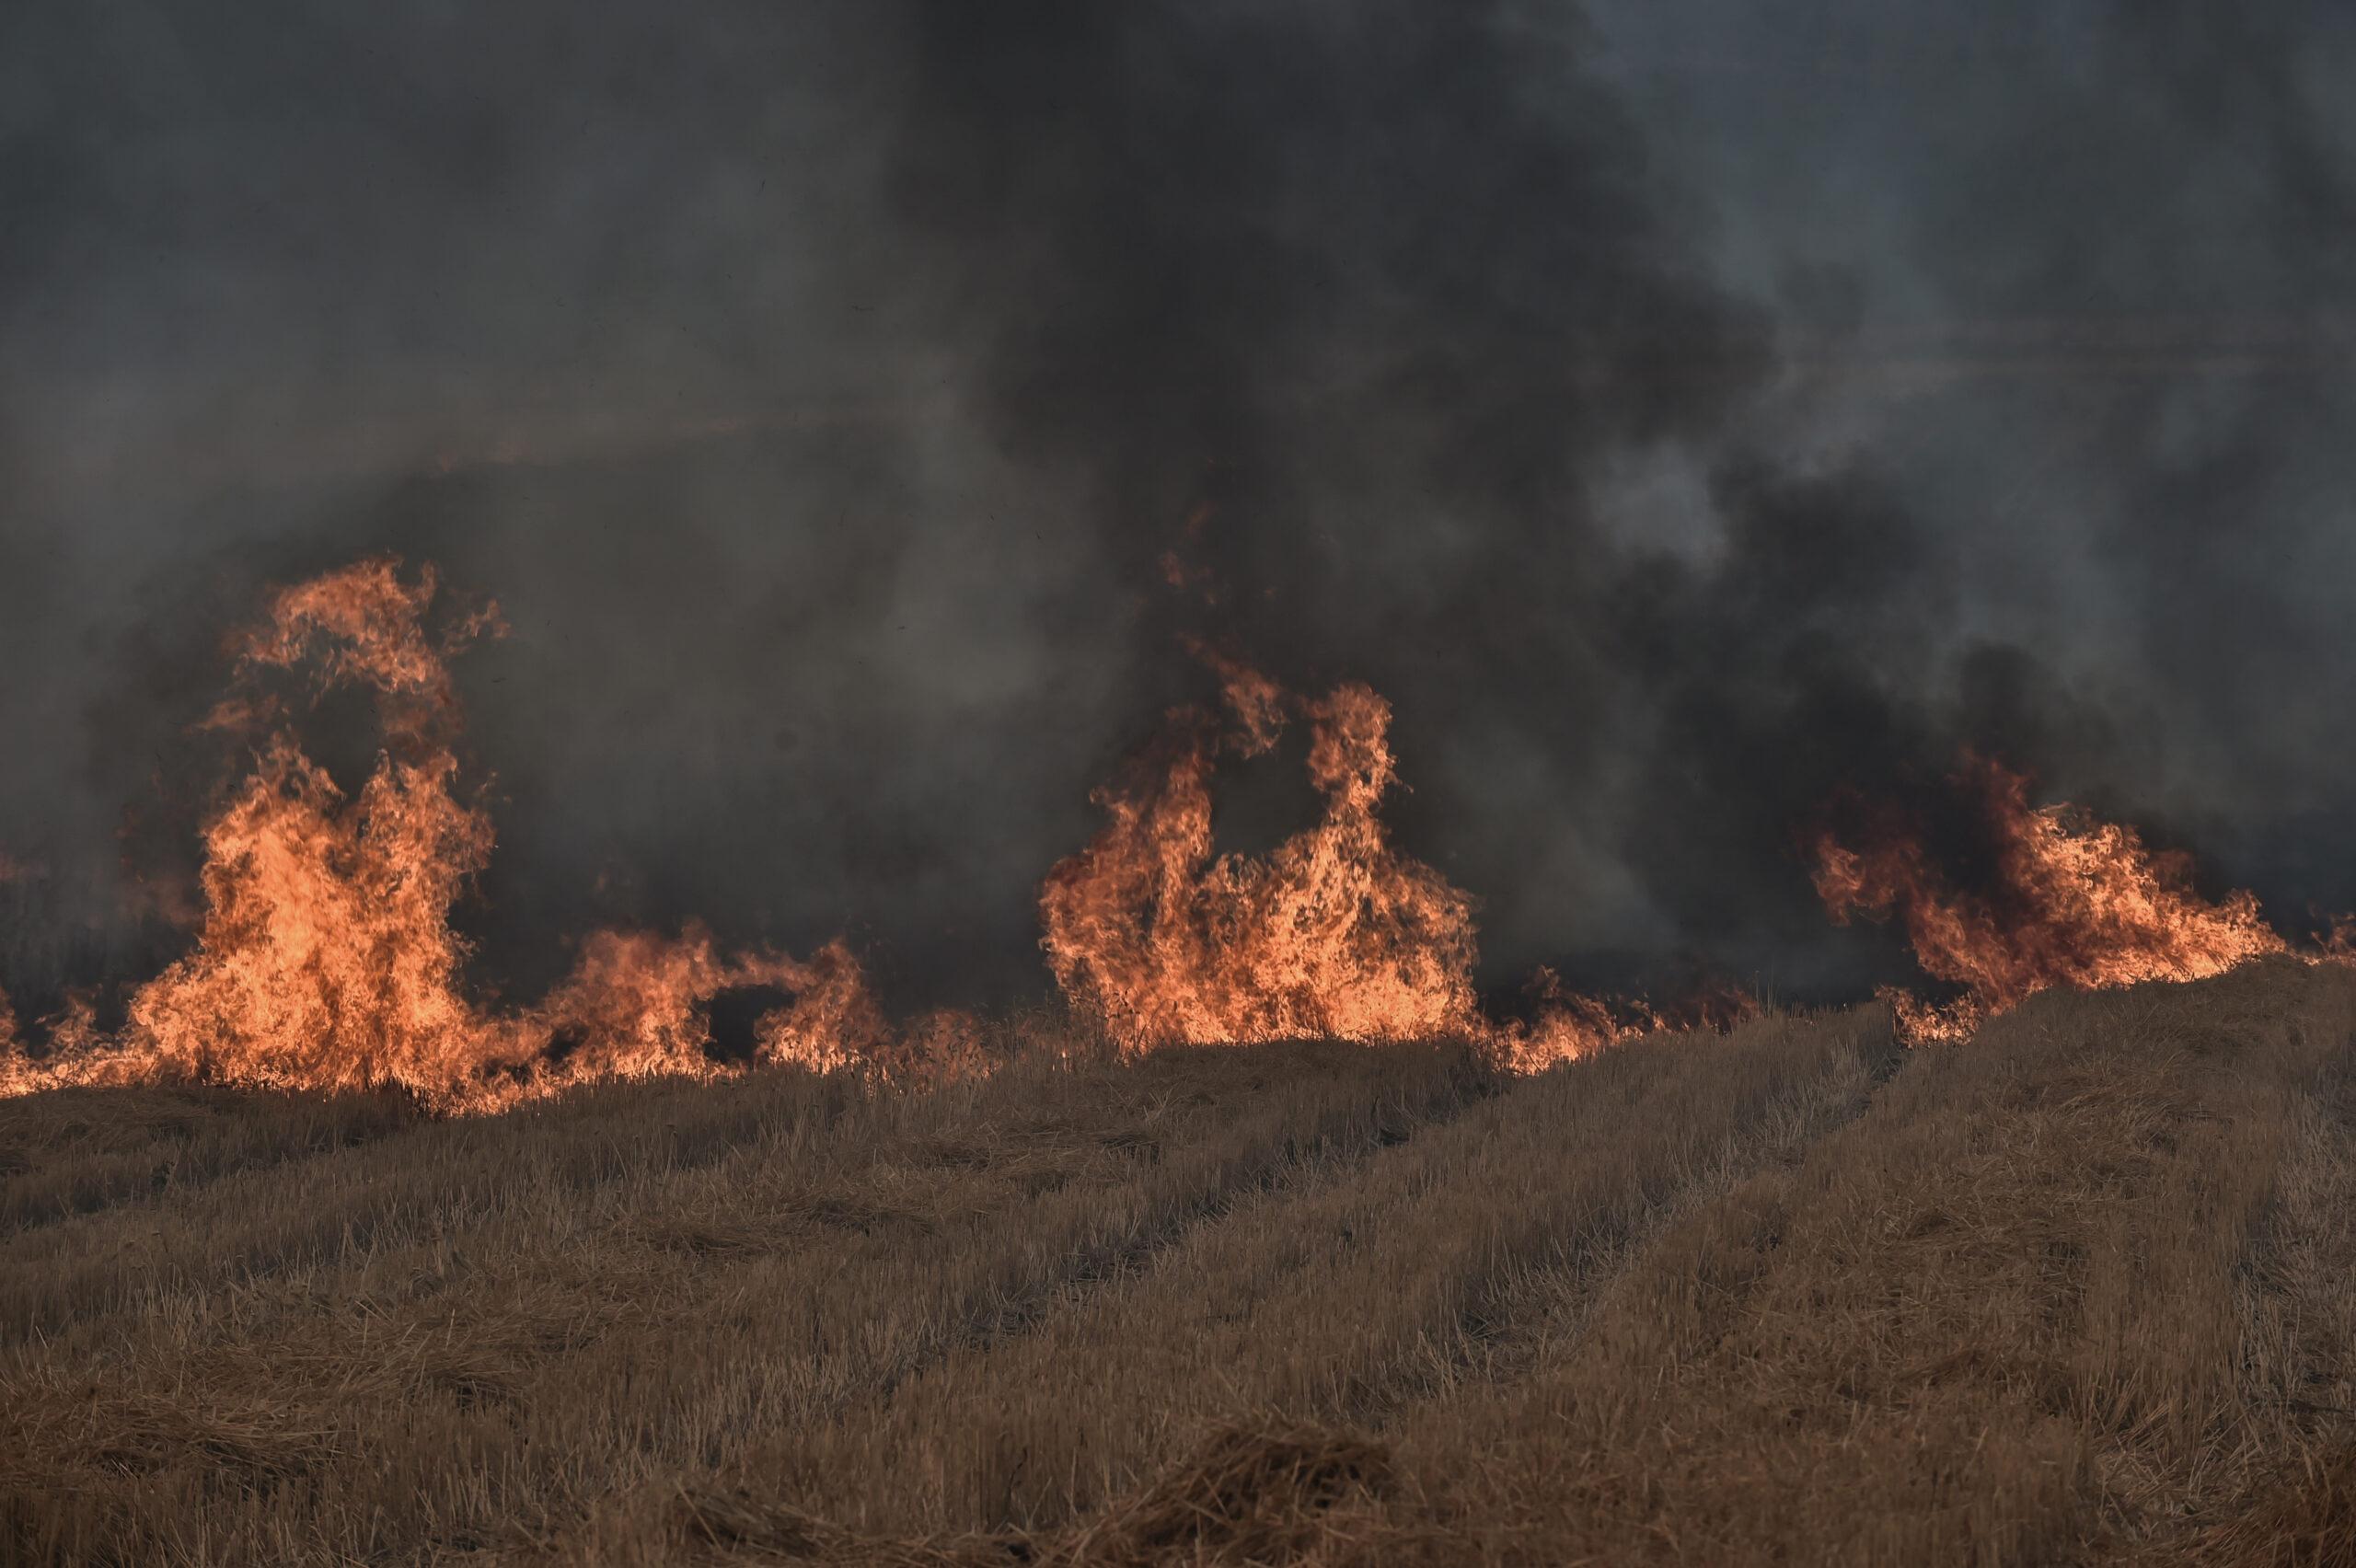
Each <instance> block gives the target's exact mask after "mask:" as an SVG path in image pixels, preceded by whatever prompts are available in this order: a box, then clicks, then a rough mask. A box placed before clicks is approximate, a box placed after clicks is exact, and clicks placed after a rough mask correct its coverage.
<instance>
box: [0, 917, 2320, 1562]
mask: <svg viewBox="0 0 2356 1568" xmlns="http://www.w3.org/2000/svg"><path fill="white" fill-rule="evenodd" d="M2352 1032H2356V974H2351V973H2350V972H2349V971H2348V970H2345V969H2342V968H2339V967H2337V966H2332V965H2313V966H2311V965H2307V964H2304V963H2296V962H2292V961H2290V960H2272V961H2267V962H2263V963H2258V964H2255V965H2252V966H2249V967H2246V968H2243V969H2241V970H2238V971H2236V972H2235V973H2232V974H2226V975H2224V976H2223V977H2221V978H2218V979H2214V980H2211V981H2206V982H2202V983H2200V984H2196V985H2189V986H2138V987H2134V988H2131V989H2126V990H2119V991H2111V992H2107V993H2103V994H2098V995H2089V994H2077V993H2066V992H2049V993H2047V994H2044V995H2041V996H2038V997H2034V998H2032V999H2031V1000H2029V1001H2028V1002H2027V1004H2026V1005H2024V1006H2022V1007H2021V1008H2019V1009H2017V1010H2015V1011H2013V1012H2010V1013H2007V1014H2005V1015H2004V1016H2000V1017H1998V1018H1995V1019H1993V1020H1991V1021H1989V1022H1987V1023H1985V1024H1984V1025H1982V1026H1981V1029H1980V1031H1979V1033H1978V1035H1977V1037H1976V1038H1974V1039H1971V1040H1969V1041H1968V1042H1966V1043H1961V1044H1957V1045H1938V1046H1925V1047H1923V1048H1920V1049H1916V1050H1913V1051H1901V1050H1900V1049H1899V1048H1898V1047H1897V1046H1896V1045H1895V1044H1894V1043H1893V1041H1892V1032H1891V1028H1890V1023H1889V1020H1888V1015H1887V1014H1886V1012H1884V1011H1883V1010H1882V1009H1880V1008H1879V1007H1871V1008H1866V1009H1859V1010H1856V1011H1854V1012H1850V1013H1845V1014H1839V1015H1831V1016H1825V1017H1819V1018H1791V1017H1769V1018H1764V1019H1760V1020H1753V1021H1751V1022H1750V1023H1747V1024H1745V1025H1743V1026H1741V1027H1740V1028H1739V1029H1738V1030H1737V1031H1736V1032H1734V1033H1733V1034H1732V1036H1731V1037H1725V1038H1722V1037H1719V1036H1716V1035H1710V1034H1700V1035H1665V1036H1655V1037H1652V1038H1647V1039H1644V1040H1640V1041H1636V1042H1634V1043H1628V1044H1624V1045H1622V1046H1619V1047H1617V1048H1615V1049H1611V1050H1609V1051H1606V1052H1603V1053H1602V1054H1600V1055H1596V1056H1593V1057H1591V1058H1588V1059H1586V1060H1581V1061H1576V1062H1571V1063H1567V1064H1565V1065H1563V1066H1556V1067H1554V1068H1553V1069H1552V1070H1550V1071H1548V1072H1546V1073H1543V1074H1542V1075H1539V1076H1536V1077H1530V1078H1514V1077H1510V1076H1505V1075H1501V1074H1499V1073H1497V1072H1496V1071H1495V1070H1494V1069H1493V1068H1491V1067H1488V1066H1483V1065H1481V1063H1480V1062H1479V1061H1478V1060H1476V1059H1475V1057H1474V1056H1472V1055H1470V1054H1467V1053H1464V1052H1461V1051H1458V1050H1453V1049H1445V1048H1429V1047H1407V1046H1400V1047H1384V1048H1370V1047H1361V1046H1352V1045H1340V1044H1322V1043H1303V1044H1299V1045H1288V1046H1269V1047H1254V1048H1230V1049H1196V1050H1168V1051H1163V1052H1160V1053H1156V1054H1154V1055H1149V1056H1148V1057H1145V1058H1144V1059H1141V1060H1138V1061H1135V1062H1129V1063H1121V1062H1113V1061H1087V1062H1081V1063H1080V1064H1078V1065H1075V1064H1073V1063H1071V1062H1057V1061H1052V1060H1048V1059H1045V1054H1044V1053H1043V1054H1042V1058H1041V1059H1039V1060H1033V1061H1022V1062H1018V1063H1016V1064H1014V1065H1012V1066H1007V1067H1005V1068H1002V1069H1001V1070H999V1072H997V1073H996V1074H995V1075H993V1076H991V1077H989V1078H987V1079H985V1080H983V1081H980V1082H976V1083H968V1084H964V1085H959V1086H955V1087H952V1088H948V1089H942V1090H934V1091H930V1092H904V1091H896V1090H876V1091H870V1090H863V1089H861V1088H860V1087H858V1086H856V1085H855V1084H853V1083H852V1082H850V1081H848V1080H846V1079H843V1078H822V1077H818V1076H814V1075H812V1074H809V1073H805V1072H802V1071H799V1070H796V1069H791V1068H777V1069H772V1070H768V1071H764V1072H761V1073H756V1074H755V1075H753V1076H751V1077H750V1078H745V1079H743V1080H740V1081H733V1082H722V1083H717V1084H687V1083H677V1082H673V1083H662V1082H653V1083H640V1084H628V1083H619V1084H605V1085H596V1086H593V1087H590V1088H587V1089H584V1090H580V1091H578V1092H576V1093H574V1094H572V1095H570V1096H567V1097H564V1098H561V1099H559V1100H556V1101H551V1102H549V1103H545V1104H540V1105H534V1106H528V1107H526V1108H525V1109H523V1110H521V1111H517V1112H514V1113H510V1114H506V1115H500V1116H485V1117H473V1118H465V1117H462V1118H455V1119H438V1118H433V1117H428V1116H425V1115H423V1114H422V1113H418V1112H416V1111H414V1110H412V1109H410V1108H409V1107H408V1106H406V1105H405V1104H404V1103H402V1102H399V1101H393V1100H389V1099H385V1098H359V1099H342V1100H330V1099H318V1098H300V1097H292V1096H286V1097H267V1096H252V1095H240V1094H235V1093H230V1092H227V1091H218V1090H171V1089H163V1088H135V1089H117V1090H97V1089H76V1090H54V1091H51V1092H47V1093H41V1094H37V1095H32V1096H29V1097H27V1098H23V1099H19V1100H15V1101H5V1102H0V1228H5V1241H0V1558H5V1559H6V1560H8V1561H11V1562H16V1561H24V1562H122V1563H134V1562H135V1563H152V1562H167V1563H199V1562H202V1563H216V1562H426V1561H437V1562H438V1561H484V1562H506V1561H517V1562H577V1563H584V1564H588V1563H595V1564H636V1563H655V1562H771V1561H793V1560H800V1559H810V1558H814V1559H817V1560H821V1561H831V1562H907V1563H919V1562H922V1563H973V1564H982V1563H1014V1562H1030V1563H1039V1562H1071V1563H1082V1562H1086V1563H1105V1564H1120V1563H1142V1562H1233V1563H1245V1562H1251V1563H1277V1562H1303V1563H1320V1564H1338V1563H1378V1562H1380V1563H1394V1562H1433V1563H1452V1562H1501V1563H1504V1562H1513V1563H1532V1564H1538V1563H1561V1562H1580V1561H1596V1562H1697V1563H1726V1562H1855V1563H1865V1562H1988V1563H1993V1562H2073V1561H2083V1562H2194V1561H2200V1562H2230V1563H2253V1564H2255V1563H2282V1564H2291V1563H2317V1564H2320V1563H2331V1562H2350V1561H2356V1416H2351V1414H2350V1412H2351V1411H2352V1410H2356V1285H2351V1282H2352V1281H2356V1228H2351V1227H2350V1224H2349V1223H2348V1216H2349V1215H2350V1214H2351V1213H2356V1050H2351V1045H2350V1040H2351V1033H2352Z"/></svg>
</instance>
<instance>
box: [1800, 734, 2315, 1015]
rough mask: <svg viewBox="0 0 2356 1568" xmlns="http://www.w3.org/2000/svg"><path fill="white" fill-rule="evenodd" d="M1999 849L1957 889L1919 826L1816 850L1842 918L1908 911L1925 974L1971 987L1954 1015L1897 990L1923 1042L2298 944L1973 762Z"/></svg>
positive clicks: (1949, 1008)
mask: <svg viewBox="0 0 2356 1568" xmlns="http://www.w3.org/2000/svg"><path fill="white" fill-rule="evenodd" d="M1950 782H1951V784H1952V785H1953V786H1954V788H1955V790H1956V791H1957V793H1958V798H1959V800H1960V801H1962V802H1963V803H1964V804H1965V805H1966V807H1967V808H1968V814H1969V817H1970V818H1971V819H1972V822H1973V824H1974V826H1975V829H1976V830H1977V831H1978V832H1979V833H1980V834H1981V836H1982V839H1983V842H1984V844H1985V846H1986V848H1987V851H1988V870H1987V873H1986V875H1985V877H1984V878H1983V879H1981V881H1980V882H1979V884H1978V885H1976V886H1974V887H1971V888H1966V887H1963V886H1960V885H1958V882H1956V880H1955V879H1954V878H1953V877H1952V876H1951V874H1950V873H1949V872H1948V870H1946V868H1945V867H1943V866H1942V865H1941V864H1940V863H1939V862H1938V860H1937V859H1934V856H1933V854H1932V852H1931V851H1930V850H1929V848H1928V847H1926V846H1925V844H1924V842H1923V837H1922V836H1921V834H1920V833H1919V832H1917V831H1914V830H1913V829H1912V828H1911V825H1910V824H1905V823H1902V822H1899V821H1896V820H1894V819H1891V818H1888V817H1885V818H1884V820H1883V821H1882V822H1881V824H1879V825H1878V826H1877V827H1876V828H1875V829H1873V830H1872V831H1869V832H1867V833H1866V834H1865V835H1863V836H1862V837H1861V839H1860V841H1859V842H1857V843H1855V844H1854V845H1852V844H1844V843H1842V842H1841V841H1840V839H1839V838H1838V837H1837V836H1834V835H1831V834H1827V835H1826V836H1823V837H1822V838H1820V839H1819V841H1818V844H1817V847H1816V872H1815V879H1816V888H1817V892H1818V894H1819V895H1820V896H1821V897H1822V898H1823V900H1824V903H1825V906H1826V908H1827V909H1828V910H1829V911H1830V912H1831V916H1832V917H1833V919H1834V920H1836V921H1839V922H1842V923H1846V922H1847V921H1848V920H1849V919H1850V918H1851V917H1853V916H1854V915H1864V916H1865V917H1868V918H1872V919H1877V920H1886V919H1891V918H1896V919H1897V920H1899V921H1900V923H1901V924H1902V925H1903V926H1904V928H1905V930H1906V934H1907V938H1908V940H1909V941H1910V942H1911V945H1912V947H1913V950H1914V955H1915V958H1916V960H1917V962H1919V963H1921V964H1922V966H1923V970H1924V971H1925V972H1926V973H1928V974H1931V975H1932V976H1934V978H1936V979H1939V980H1943V981H1946V982H1948V983H1949V984H1951V985H1955V986H1960V987H1961V988H1962V990H1963V995H1962V996H1961V997H1959V998H1958V999H1957V1000H1956V1001H1954V1002H1952V1003H1950V1004H1947V1005H1946V1006H1937V1005H1934V1004H1932V1003H1929V1002H1925V1001H1923V1000H1922V999H1921V998H1919V997H1913V996H1911V995H1909V994H1906V993H1902V992H1900V993H1893V994H1892V995H1891V1001H1892V1003H1893V1006H1894V1007H1895V1008H1896V1009H1897V1011H1898V1014H1899V1020H1900V1027H1901V1028H1902V1029H1903V1030H1904V1031H1905V1032H1906V1033H1907V1034H1908V1035H1909V1036H1910V1037H1911V1038H1915V1039H1923V1040H1954V1039H1960V1038H1962V1037H1964V1036H1967V1035H1969V1033H1970V1032H1972V1030H1973V1029H1974V1028H1975V1027H1976V1026H1977V1025H1978V1023H1979V1022H1980V1020H1981V1019H1983V1018H1985V1017H1987V1016H1988V1015H1990V1014H1992V1013H1997V1012H2002V1011H2004V1009H2008V1008H2011V1007H2013V1006H2015V1005H2016V1004H2017V1003H2019V1002H2020V1001H2022V1000H2023V999H2024V998H2026V997H2029V996H2031V995H2033V994H2034V993H2036V992H2038V991H2041V990H2045V989H2047V988H2048V987H2050V986H2076V987H2078V988H2080V989H2085V990H2092V989H2098V988H2102V987H2106V986H2128V985H2133V984H2134V983H2136V982H2137V981H2142V980H2197V979H2200V978H2202V977H2204V976H2206V975H2211V974H2220V973H2222V972H2223V971H2224V970H2227V969H2231V968H2233V967H2234V966H2235V965H2236V964H2239V963H2245V962H2246V961H2248V960H2250V959H2253V958H2257V957H2259V956H2261V955H2263V954H2266V953H2272V952H2280V951H2283V950H2284V947H2285V945H2286V944H2285V943H2284V942H2283V940H2282V939H2281V937H2280V936H2278V935H2277V934H2276V933H2275V932H2274V931H2273V930H2272V929H2271V928H2269V927H2268V926H2267V924H2266V923H2265V921H2264V919H2263V918H2262V917H2260V915H2259V913H2258V900H2257V898H2256V897H2255V896H2254V895H2252V894H2248V893H2246V892H2236V893H2232V894H2227V895H2226V896H2225V898H2224V899H2223V901H2222V902H2220V903H2214V904H2212V903H2210V902H2209V901H2207V900H2206V899H2203V898H2202V897H2201V896H2200V894H2198V893H2196V892H2194V891H2193V889H2192V887H2191V878H2190V872H2191V866H2190V861H2189V858H2188V857H2186V856H2184V855H2181V854H2177V853H2171V852H2164V851H2158V850H2154V849H2151V848H2148V847H2145V846H2144V844H2143V842H2142V839H2141V838H2139V837H2138V836H2136V833H2135V831H2134V830H2133V829H2132V828H2130V827H2124V826H2121V825H2119V824H2115V823H2107V822H2102V821H2098V820H2096V819H2095V818H2093V817H2091V816H2090V815H2088V814H2087V813H2084V812H2082V811H2080V810H2078V809H2076V808H2074V807H2072V806H2068V805H2052V806H2031V805H2030V804H2029V803H2028V787H2027V780H2026V779H2025V778H2022V777H2021V776H2020V775H2019V774H2016V773H2014V772H2012V771H2010V770H2009V769H2007V768H2006V767H2004V766H2003V765H2002V764H2000V763H1997V762H1994V761H1992V760H1990V759H1988V758H1984V757H1979V756H1969V755H1968V756H1966V757H1965V758H1964V761H1963V764H1962V767H1960V768H1959V769H1958V772H1957V773H1956V774H1955V775H1954V776H1953V778H1951V780H1950Z"/></svg>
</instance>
